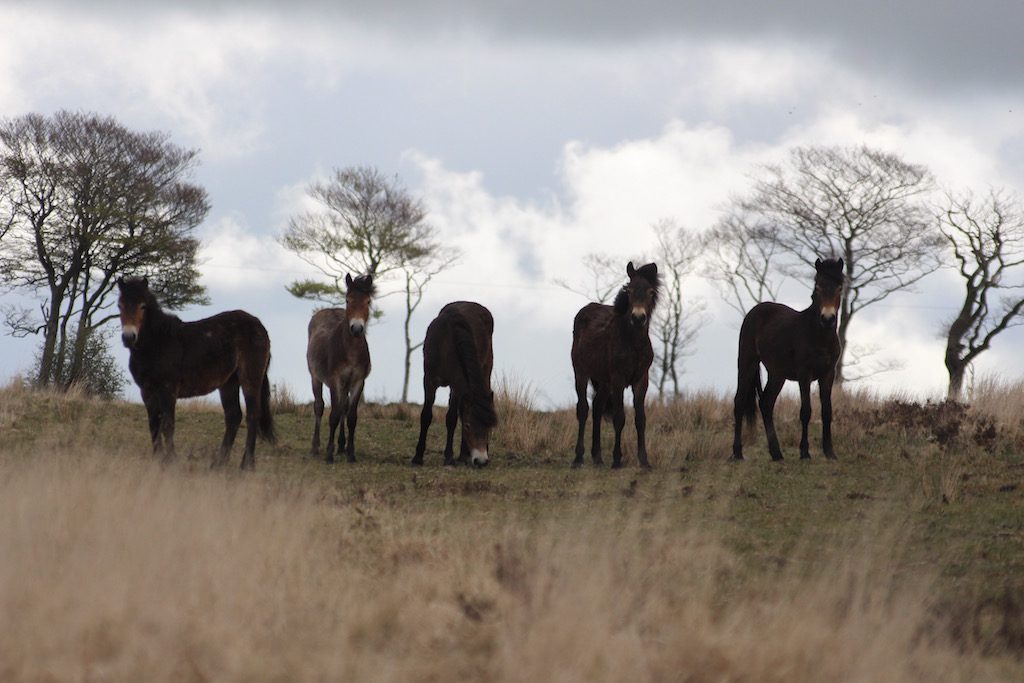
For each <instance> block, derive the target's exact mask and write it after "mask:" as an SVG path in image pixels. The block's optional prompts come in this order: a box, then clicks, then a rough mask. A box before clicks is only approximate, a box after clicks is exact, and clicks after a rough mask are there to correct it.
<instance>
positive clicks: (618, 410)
mask: <svg viewBox="0 0 1024 683" xmlns="http://www.w3.org/2000/svg"><path fill="white" fill-rule="evenodd" d="M626 275H628V276H629V282H628V283H626V284H625V285H624V286H623V287H622V289H621V290H620V291H619V293H618V295H617V296H616V297H615V303H614V304H613V305H611V306H608V305H605V304H596V303H591V304H587V305H586V306H584V307H583V308H581V309H580V311H579V313H577V314H576V319H575V320H574V321H573V326H572V369H573V373H574V374H575V376H576V397H577V400H576V419H577V420H578V421H579V433H578V435H577V437H576V459H575V460H573V461H572V466H573V467H579V466H581V465H582V464H583V431H584V429H585V427H586V424H587V384H588V383H590V384H593V385H594V438H593V442H592V445H591V448H590V457H591V458H592V459H593V461H594V464H595V465H601V464H603V463H604V461H603V460H602V458H601V417H602V415H603V413H604V412H605V411H606V410H611V412H612V424H613V425H614V427H615V446H614V448H613V449H612V467H622V427H623V426H624V425H625V424H626V411H625V408H624V407H623V405H622V394H623V392H624V391H625V390H626V387H631V388H632V389H633V409H634V412H635V417H636V440H637V453H636V454H637V459H638V460H639V462H640V466H641V467H650V464H649V463H648V462H647V442H646V439H645V430H646V427H647V415H646V413H645V412H644V398H645V397H646V396H647V371H648V369H649V368H650V367H651V362H652V361H653V360H654V350H653V349H652V348H651V338H650V335H649V334H648V328H649V326H650V324H651V316H652V315H653V314H654V307H655V305H657V303H658V287H659V286H660V282H659V280H658V266H657V265H655V264H653V263H648V264H647V265H646V266H641V267H640V268H634V267H633V262H632V261H630V262H629V265H627V266H626Z"/></svg>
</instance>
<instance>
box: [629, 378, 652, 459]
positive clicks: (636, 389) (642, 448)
mask: <svg viewBox="0 0 1024 683" xmlns="http://www.w3.org/2000/svg"><path fill="white" fill-rule="evenodd" d="M646 399H647V378H646V377H644V379H643V380H642V381H640V382H637V383H636V384H634V385H633V422H634V424H635V425H636V459H637V462H638V463H639V465H640V467H644V468H650V466H651V463H649V462H648V461H647V409H646V407H645V405H644V402H645V401H646Z"/></svg>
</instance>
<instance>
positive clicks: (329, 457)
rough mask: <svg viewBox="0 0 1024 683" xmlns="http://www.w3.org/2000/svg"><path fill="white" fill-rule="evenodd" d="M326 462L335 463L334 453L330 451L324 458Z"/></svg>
mask: <svg viewBox="0 0 1024 683" xmlns="http://www.w3.org/2000/svg"><path fill="white" fill-rule="evenodd" d="M324 462H325V463H327V464H328V465H333V464H334V453H328V454H327V457H326V458H324Z"/></svg>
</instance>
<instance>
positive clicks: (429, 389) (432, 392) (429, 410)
mask: <svg viewBox="0 0 1024 683" xmlns="http://www.w3.org/2000/svg"><path fill="white" fill-rule="evenodd" d="M436 396H437V385H436V384H431V383H429V382H426V381H424V382H423V410H422V411H420V437H419V439H418V440H417V441H416V455H414V456H412V464H413V465H422V464H423V452H424V451H426V450H427V431H428V430H429V429H430V423H431V421H433V419H434V398H435V397H436Z"/></svg>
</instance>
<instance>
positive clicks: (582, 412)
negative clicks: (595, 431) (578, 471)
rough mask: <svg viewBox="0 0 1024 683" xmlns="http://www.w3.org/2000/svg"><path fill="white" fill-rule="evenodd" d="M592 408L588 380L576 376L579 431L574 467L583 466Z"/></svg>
mask: <svg viewBox="0 0 1024 683" xmlns="http://www.w3.org/2000/svg"><path fill="white" fill-rule="evenodd" d="M589 412H590V407H589V406H588V405H587V378H586V377H582V378H581V377H580V376H579V375H577V376H576V421H577V422H578V423H579V431H578V432H577V434H576V458H575V459H574V460H573V461H572V466H573V467H582V466H583V433H584V432H585V431H586V427H587V413H589Z"/></svg>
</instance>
